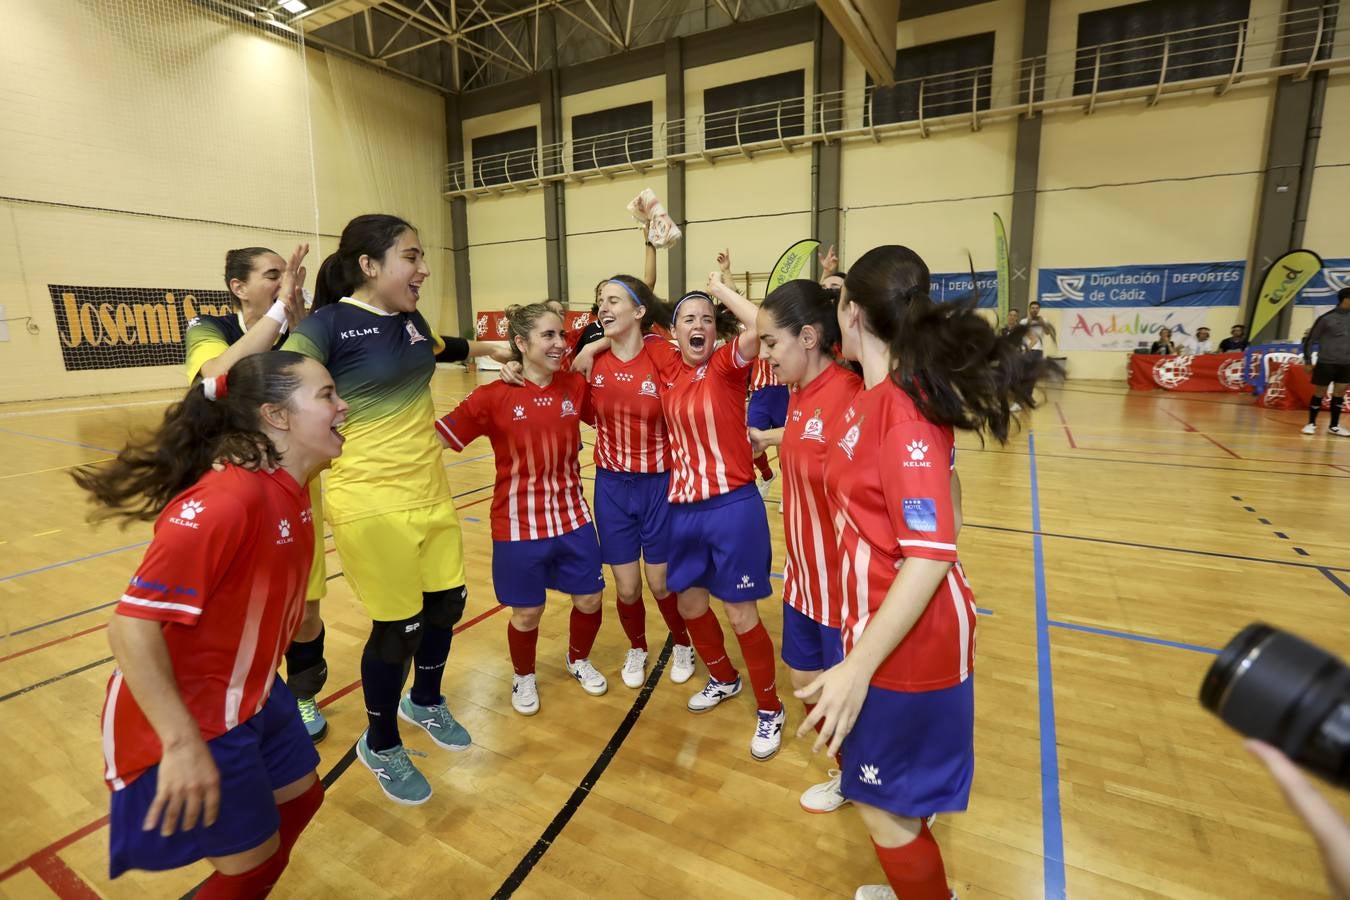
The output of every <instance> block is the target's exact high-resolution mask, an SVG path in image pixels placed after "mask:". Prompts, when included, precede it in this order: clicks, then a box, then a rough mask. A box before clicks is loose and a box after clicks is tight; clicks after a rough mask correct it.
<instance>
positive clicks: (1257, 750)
mask: <svg viewBox="0 0 1350 900" xmlns="http://www.w3.org/2000/svg"><path fill="white" fill-rule="evenodd" d="M1245 743H1246V747H1247V749H1248V750H1249V751H1251V753H1252V755H1253V756H1255V757H1256V758H1258V759H1260V760H1261V761H1262V762H1263V763H1265V764H1266V768H1268V769H1270V774H1271V775H1272V776H1273V777H1274V778H1275V783H1276V784H1278V785H1279V786H1280V791H1281V793H1283V794H1284V799H1285V800H1286V801H1288V803H1289V805H1290V807H1292V808H1293V810H1294V812H1295V813H1297V814H1298V817H1299V818H1300V819H1302V820H1303V824H1304V825H1306V826H1307V828H1308V831H1310V832H1312V836H1313V838H1314V839H1316V841H1317V846H1318V848H1319V849H1320V850H1321V852H1322V864H1323V865H1324V866H1325V867H1326V870H1327V882H1328V885H1327V886H1328V887H1329V888H1330V889H1331V896H1332V897H1334V898H1336V900H1350V824H1347V823H1346V821H1345V820H1344V819H1342V818H1341V816H1340V813H1338V812H1336V808H1335V807H1333V806H1332V805H1331V804H1330V803H1328V802H1327V799H1326V798H1325V797H1323V796H1322V795H1321V793H1320V792H1318V790H1317V788H1315V787H1313V786H1312V783H1311V782H1310V781H1308V778H1307V777H1306V776H1305V775H1304V774H1303V773H1302V772H1300V771H1299V768H1298V766H1296V765H1295V764H1294V763H1293V762H1292V761H1290V759H1289V757H1287V756H1285V755H1284V754H1283V753H1281V752H1280V751H1279V750H1276V749H1275V748H1274V747H1272V746H1270V745H1269V744H1264V743H1262V742H1261V741H1246V742H1245Z"/></svg>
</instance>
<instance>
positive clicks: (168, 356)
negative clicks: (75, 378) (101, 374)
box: [47, 284, 234, 372]
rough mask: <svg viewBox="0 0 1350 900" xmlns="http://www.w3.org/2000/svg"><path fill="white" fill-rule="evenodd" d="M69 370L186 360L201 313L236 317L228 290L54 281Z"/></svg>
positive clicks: (52, 289)
mask: <svg viewBox="0 0 1350 900" xmlns="http://www.w3.org/2000/svg"><path fill="white" fill-rule="evenodd" d="M47 290H48V292H49V293H50V295H51V298H52V308H53V311H54V312H55V314H56V333H57V337H58V339H59V340H60V342H61V358H62V360H63V361H64V362H65V366H66V371H68V372H74V371H77V370H85V369H131V368H139V367H141V366H179V365H182V364H183V333H184V332H186V331H187V326H188V323H189V322H191V321H192V320H193V319H195V318H196V317H197V316H199V315H208V316H228V315H233V313H234V308H233V307H232V306H231V305H230V295H229V294H228V293H227V292H225V291H209V290H208V291H194V290H190V289H184V288H121V287H90V286H83V285H70V284H49V285H47Z"/></svg>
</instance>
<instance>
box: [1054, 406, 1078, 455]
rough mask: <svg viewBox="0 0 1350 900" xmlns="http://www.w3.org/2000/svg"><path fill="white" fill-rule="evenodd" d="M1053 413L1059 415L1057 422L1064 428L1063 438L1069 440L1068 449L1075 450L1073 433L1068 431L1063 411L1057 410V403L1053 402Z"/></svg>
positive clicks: (1067, 422) (1076, 447) (1076, 446)
mask: <svg viewBox="0 0 1350 900" xmlns="http://www.w3.org/2000/svg"><path fill="white" fill-rule="evenodd" d="M1055 412H1056V413H1058V414H1059V422H1060V424H1061V425H1063V426H1064V436H1065V437H1066V438H1068V439H1069V449H1070V450H1077V449H1078V445H1077V444H1075V443H1074V441H1073V432H1072V431H1070V430H1069V420H1068V419H1066V418H1064V410H1062V409H1060V408H1059V401H1058V400H1056V401H1055Z"/></svg>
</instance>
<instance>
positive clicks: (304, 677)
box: [286, 660, 328, 700]
mask: <svg viewBox="0 0 1350 900" xmlns="http://www.w3.org/2000/svg"><path fill="white" fill-rule="evenodd" d="M327 683H328V663H326V662H324V661H323V660H319V662H318V663H317V664H316V665H312V666H310V667H309V668H308V669H304V670H303V671H300V672H292V671H290V669H289V668H288V669H287V670H286V687H288V688H290V689H291V693H292V694H294V695H295V696H297V697H299V698H300V699H301V700H308V699H309V698H311V697H314V696H317V695H318V693H319V691H321V690H323V686H324V685H325V684H327Z"/></svg>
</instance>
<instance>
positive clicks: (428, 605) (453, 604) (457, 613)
mask: <svg viewBox="0 0 1350 900" xmlns="http://www.w3.org/2000/svg"><path fill="white" fill-rule="evenodd" d="M468 599H469V589H468V588H467V587H465V586H464V585H462V584H461V585H460V586H459V587H453V588H450V589H449V590H445V591H425V592H423V594H422V614H423V615H424V616H426V620H427V625H429V626H431V627H432V628H454V627H455V625H457V624H458V623H459V620H460V618H461V617H463V615H464V602H465V601H466V600H468Z"/></svg>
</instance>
